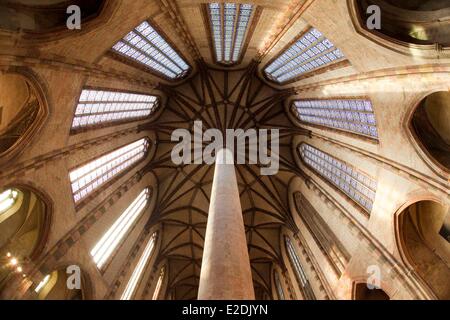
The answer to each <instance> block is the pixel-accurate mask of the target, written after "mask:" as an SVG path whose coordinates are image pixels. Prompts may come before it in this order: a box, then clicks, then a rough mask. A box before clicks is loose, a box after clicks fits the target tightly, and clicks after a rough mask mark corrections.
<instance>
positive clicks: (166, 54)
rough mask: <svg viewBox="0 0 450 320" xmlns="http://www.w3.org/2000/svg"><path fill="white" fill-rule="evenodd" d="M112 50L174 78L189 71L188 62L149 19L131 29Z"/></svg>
mask: <svg viewBox="0 0 450 320" xmlns="http://www.w3.org/2000/svg"><path fill="white" fill-rule="evenodd" d="M112 50H113V52H114V53H116V54H118V55H119V56H122V57H125V58H128V59H130V60H132V61H133V62H135V63H138V64H139V65H141V66H143V67H145V68H148V69H150V70H151V71H154V72H157V73H158V74H160V75H162V76H163V77H166V78H169V79H172V80H175V79H179V78H182V77H184V76H185V75H186V74H187V72H188V71H189V65H188V64H187V62H186V61H185V60H184V59H183V58H182V57H181V55H180V54H178V53H177V52H176V51H175V49H174V48H173V47H172V46H171V45H170V44H169V43H168V42H167V41H166V40H165V39H164V38H163V37H162V36H161V35H160V33H159V32H158V31H157V30H155V28H153V27H152V26H151V25H150V24H149V23H148V22H147V21H144V22H142V23H141V24H140V25H138V26H137V27H136V28H135V29H134V30H132V31H130V32H129V33H128V34H127V35H126V36H125V37H124V38H123V39H122V40H120V41H119V42H117V43H116V44H115V45H114V46H113V48H112Z"/></svg>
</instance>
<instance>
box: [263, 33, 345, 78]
mask: <svg viewBox="0 0 450 320" xmlns="http://www.w3.org/2000/svg"><path fill="white" fill-rule="evenodd" d="M341 61H345V57H344V54H343V53H342V52H341V50H339V49H338V48H336V47H335V45H334V44H333V43H332V42H331V41H330V40H328V39H327V38H326V37H325V36H324V35H323V34H322V33H321V32H320V31H318V30H317V29H315V28H310V29H308V30H307V31H306V32H305V33H303V34H302V35H301V36H300V37H299V38H298V40H296V41H295V42H294V43H293V44H292V45H291V46H289V47H288V48H287V49H286V50H285V51H284V52H282V53H281V54H280V55H279V56H278V57H277V58H275V59H274V60H272V61H271V62H269V64H268V66H267V67H266V68H265V70H264V71H265V73H266V75H267V77H268V78H269V79H270V80H273V81H275V82H278V83H284V82H287V81H289V80H296V79H298V78H300V77H301V76H303V75H306V74H308V73H311V72H313V71H316V70H319V69H320V70H323V71H325V70H327V67H329V66H330V65H333V64H335V63H337V62H341Z"/></svg>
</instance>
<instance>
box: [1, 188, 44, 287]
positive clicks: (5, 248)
mask: <svg viewBox="0 0 450 320" xmlns="http://www.w3.org/2000/svg"><path fill="white" fill-rule="evenodd" d="M49 210H50V209H49V204H47V202H45V200H44V199H43V198H42V197H41V195H40V194H38V193H36V192H34V191H31V190H30V189H28V188H26V187H22V186H20V187H12V188H9V189H6V190H3V191H0V292H1V291H2V287H3V286H4V285H6V284H7V283H8V282H9V280H11V279H13V278H14V277H15V276H17V275H22V276H24V277H25V271H24V270H25V269H27V268H28V267H29V266H30V263H32V262H33V261H34V260H35V259H37V258H38V257H39V256H40V254H41V252H42V249H43V248H44V246H45V242H46V238H47V235H48V230H49V227H50V212H49ZM25 267H27V268H25Z"/></svg>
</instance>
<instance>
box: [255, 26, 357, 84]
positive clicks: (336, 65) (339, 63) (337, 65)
mask: <svg viewBox="0 0 450 320" xmlns="http://www.w3.org/2000/svg"><path fill="white" fill-rule="evenodd" d="M313 28H314V27H312V26H308V27H306V28H305V29H303V31H302V32H300V33H299V34H298V35H297V36H295V37H294V38H293V39H292V40H291V41H289V42H288V43H287V44H286V45H285V46H284V47H283V48H282V49H281V50H279V51H278V53H277V54H276V55H275V56H274V57H273V58H271V59H270V60H269V61H268V62H267V63H266V64H265V65H264V67H263V68H262V72H261V73H262V75H263V77H264V79H265V80H267V81H269V82H270V83H273V84H276V85H286V84H291V83H294V82H297V81H300V80H303V79H307V78H311V77H314V76H317V75H319V74H323V73H326V72H328V71H333V70H337V69H341V68H345V67H349V66H351V63H350V61H349V60H348V59H347V57H345V56H344V57H343V58H341V59H339V60H336V61H335V62H333V63H330V64H327V65H324V66H321V67H319V68H316V69H314V70H311V71H308V72H306V73H302V74H299V75H298V76H295V77H294V78H292V79H289V80H286V81H283V82H277V81H276V80H274V79H271V78H270V77H269V75H268V74H267V72H266V69H267V67H268V66H270V65H271V64H272V63H273V62H274V61H275V60H277V59H278V58H279V57H280V56H281V55H282V54H283V53H285V52H286V51H287V50H288V49H289V48H290V47H291V46H292V45H294V44H295V43H296V42H297V41H299V40H300V39H301V38H302V37H303V36H304V35H305V34H307V33H308V32H309V31H310V30H312V29H313ZM318 31H319V32H320V30H318ZM322 35H323V36H324V37H325V38H326V39H328V38H327V37H326V36H325V35H324V34H323V33H322ZM333 44H334V43H333ZM335 48H336V49H339V48H338V47H336V46H335Z"/></svg>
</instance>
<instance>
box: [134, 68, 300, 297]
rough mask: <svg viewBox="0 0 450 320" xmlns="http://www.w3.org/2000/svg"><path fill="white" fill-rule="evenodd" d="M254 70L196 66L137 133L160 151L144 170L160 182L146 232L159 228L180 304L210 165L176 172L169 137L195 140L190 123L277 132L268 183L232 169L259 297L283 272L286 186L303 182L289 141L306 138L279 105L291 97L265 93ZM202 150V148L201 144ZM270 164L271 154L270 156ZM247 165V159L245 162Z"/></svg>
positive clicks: (194, 281) (190, 275)
mask: <svg viewBox="0 0 450 320" xmlns="http://www.w3.org/2000/svg"><path fill="white" fill-rule="evenodd" d="M256 66H257V65H256V64H255V63H252V64H251V65H250V66H248V67H247V68H244V69H240V70H234V71H223V70H218V69H212V68H207V67H206V66H205V65H199V70H200V72H199V73H198V74H197V75H196V76H195V77H194V78H192V79H190V80H189V81H187V82H186V83H184V84H182V85H179V86H175V87H172V86H167V85H164V86H161V90H162V91H163V92H164V93H166V94H167V96H168V101H167V105H166V107H165V109H164V112H163V113H162V115H161V116H160V117H159V118H158V119H157V120H156V121H154V122H152V123H150V124H146V125H144V126H142V128H141V129H142V130H154V131H155V132H156V134H157V151H156V155H155V158H154V159H153V160H152V161H151V163H150V164H149V165H148V167H147V170H150V171H152V172H153V173H155V175H156V176H157V177H158V182H159V190H158V201H157V208H156V209H155V211H154V213H153V215H152V217H151V220H150V221H149V224H150V225H154V224H157V223H162V235H161V239H162V244H161V249H160V252H159V260H160V261H161V260H162V259H168V261H169V270H170V271H169V290H168V294H169V295H170V294H173V297H174V298H177V299H194V298H196V296H197V289H198V281H199V275H200V268H201V259H202V252H203V243H204V236H205V228H206V221H207V217H208V208H209V200H210V192H211V185H212V179H213V174H214V165H206V164H187V165H183V164H182V165H175V164H174V163H173V162H172V161H171V152H172V149H173V147H174V146H175V144H176V143H178V141H177V142H172V141H171V134H172V132H173V130H176V129H179V128H183V129H187V130H189V131H190V132H191V133H192V136H194V121H195V120H200V121H202V123H203V130H204V131H205V130H207V129H210V128H217V129H219V130H221V131H222V132H223V133H224V134H225V129H234V128H241V129H244V130H246V129H249V128H255V129H271V128H277V129H279V130H280V152H279V156H280V169H279V173H278V174H276V175H273V176H262V175H260V165H250V164H242V165H236V175H237V178H238V185H239V190H240V198H241V204H242V210H243V215H244V223H245V228H246V234H247V242H248V249H249V253H250V259H251V264H252V270H253V280H254V283H255V289H256V292H257V293H260V294H262V293H263V292H265V293H266V294H267V295H268V296H270V295H271V294H270V292H271V288H270V286H271V281H270V274H271V267H272V263H278V264H280V265H282V263H283V262H282V259H281V251H280V246H281V244H280V228H281V227H282V226H285V225H287V226H291V227H292V226H293V223H292V219H291V216H290V212H289V209H288V199H287V185H288V182H289V180H290V178H291V177H292V176H294V175H300V174H301V172H299V169H298V168H297V167H296V165H295V163H294V160H293V156H292V154H291V139H292V136H293V135H296V134H306V133H307V132H306V131H304V130H301V129H296V128H295V127H294V126H292V124H291V123H290V121H289V120H288V118H287V117H286V115H285V111H284V106H283V100H284V98H286V96H287V95H289V94H290V92H289V91H281V90H276V89H273V88H270V87H269V86H268V85H266V84H264V83H263V82H262V81H261V80H260V79H259V78H258V77H257V76H256V74H255V72H256ZM204 143H205V144H206V143H207V142H204ZM272 156H274V154H273V155H272ZM247 157H248V154H247Z"/></svg>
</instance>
